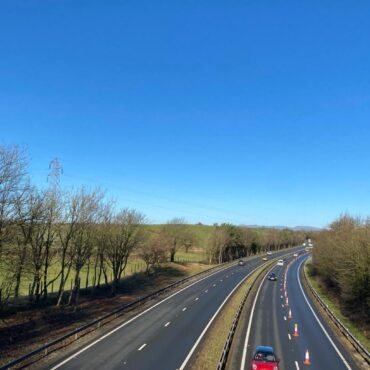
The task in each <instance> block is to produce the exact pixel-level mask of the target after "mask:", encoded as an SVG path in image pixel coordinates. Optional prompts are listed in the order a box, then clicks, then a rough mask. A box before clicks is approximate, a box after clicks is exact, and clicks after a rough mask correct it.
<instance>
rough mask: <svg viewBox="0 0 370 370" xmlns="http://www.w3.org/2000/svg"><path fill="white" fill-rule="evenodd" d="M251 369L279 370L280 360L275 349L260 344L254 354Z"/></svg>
mask: <svg viewBox="0 0 370 370" xmlns="http://www.w3.org/2000/svg"><path fill="white" fill-rule="evenodd" d="M251 370H279V360H278V359H277V358H276V355H275V353H274V349H273V348H272V347H268V346H258V347H257V348H256V353H255V354H254V356H253V360H252V367H251Z"/></svg>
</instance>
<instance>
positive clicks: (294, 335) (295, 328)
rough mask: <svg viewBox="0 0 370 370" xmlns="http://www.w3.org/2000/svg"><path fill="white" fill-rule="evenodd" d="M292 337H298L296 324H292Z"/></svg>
mask: <svg viewBox="0 0 370 370" xmlns="http://www.w3.org/2000/svg"><path fill="white" fill-rule="evenodd" d="M293 337H299V334H298V324H294V334H293Z"/></svg>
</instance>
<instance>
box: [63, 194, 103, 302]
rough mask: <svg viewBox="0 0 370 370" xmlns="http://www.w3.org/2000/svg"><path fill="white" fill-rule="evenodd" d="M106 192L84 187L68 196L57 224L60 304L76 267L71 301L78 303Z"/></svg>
mask: <svg viewBox="0 0 370 370" xmlns="http://www.w3.org/2000/svg"><path fill="white" fill-rule="evenodd" d="M102 198H103V194H102V192H101V191H100V190H99V189H96V190H92V191H87V190H86V189H84V188H82V189H80V190H78V191H76V192H73V193H70V194H68V195H67V196H66V201H65V204H64V207H63V213H62V215H63V216H62V220H63V221H62V222H61V223H60V224H59V225H58V238H59V242H60V246H61V247H60V260H61V273H60V287H59V294H58V295H59V296H58V302H57V305H58V306H59V305H60V304H61V303H62V300H63V295H64V291H65V285H66V282H67V280H68V277H69V275H70V273H71V271H72V269H73V270H74V273H75V275H74V282H73V286H72V290H71V292H70V296H69V303H74V304H77V303H78V298H79V290H80V272H81V269H82V268H83V266H84V265H85V263H86V261H87V260H88V259H89V257H90V255H91V253H92V250H93V245H94V242H95V239H94V236H95V232H96V223H97V219H98V215H99V207H100V204H101V200H102Z"/></svg>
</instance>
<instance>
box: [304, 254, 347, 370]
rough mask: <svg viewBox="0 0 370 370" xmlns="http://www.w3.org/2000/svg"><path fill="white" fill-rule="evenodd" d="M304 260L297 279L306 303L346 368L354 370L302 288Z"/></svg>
mask: <svg viewBox="0 0 370 370" xmlns="http://www.w3.org/2000/svg"><path fill="white" fill-rule="evenodd" d="M303 262H304V259H302V261H301V263H300V264H299V266H298V268H297V279H298V284H299V287H300V288H301V291H302V295H303V297H304V299H305V300H306V303H307V305H308V307H309V308H310V310H311V312H312V314H313V315H314V317H315V319H316V321H317V322H318V324H319V325H320V327H321V329H322V331H323V332H324V334H325V335H326V337H327V338H328V339H329V342H330V343H331V345H332V346H333V348H334V349H335V351H336V352H337V354H338V356H339V357H340V358H341V360H342V361H343V363H344V365H345V366H346V368H347V369H348V370H352V369H351V367H350V366H349V364H348V362H347V361H346V359H345V358H344V356H343V355H342V353H341V352H340V351H339V349H338V347H337V346H336V345H335V343H334V342H333V341H332V339H331V338H330V336H329V334H328V332H327V331H326V330H325V328H324V326H323V325H322V323H321V321H320V320H319V318H318V317H317V315H316V313H315V311H314V310H313V308H312V306H311V305H310V302H308V299H307V297H306V294H305V293H304V291H303V288H302V284H301V280H300V278H299V270H300V269H301V266H302V263H303Z"/></svg>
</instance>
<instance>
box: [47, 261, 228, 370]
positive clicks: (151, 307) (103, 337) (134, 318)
mask: <svg viewBox="0 0 370 370" xmlns="http://www.w3.org/2000/svg"><path fill="white" fill-rule="evenodd" d="M232 267H235V266H228V267H225V268H224V269H221V270H218V271H215V272H213V273H212V274H210V275H207V276H205V277H204V278H202V279H199V280H197V281H194V283H191V284H190V285H187V286H186V287H184V288H182V289H180V290H178V291H177V292H175V293H173V294H171V295H170V296H168V297H166V298H164V299H163V300H162V301H160V302H158V303H156V304H154V305H153V306H150V307H149V308H147V309H146V310H144V311H143V312H140V313H139V314H137V315H136V316H134V317H133V318H131V319H130V320H127V321H125V322H124V323H123V324H122V325H119V326H117V327H116V328H114V329H113V330H111V331H110V332H108V333H106V334H104V335H103V336H101V337H100V338H98V339H97V340H95V341H94V342H92V343H90V344H88V345H87V346H86V347H83V348H82V349H81V350H79V351H78V352H76V353H75V354H73V355H71V356H69V357H68V358H66V359H65V360H64V361H62V362H60V363H59V364H57V365H55V366H54V367H52V368H51V369H50V370H55V369H58V368H60V367H61V366H63V365H64V364H66V363H67V362H69V361H71V360H72V359H74V358H75V357H77V356H79V355H80V354H81V353H83V352H85V351H86V350H88V349H89V348H91V347H92V346H94V345H95V344H97V343H99V342H101V341H102V340H104V339H105V338H107V337H109V336H110V335H111V334H113V333H115V332H116V331H118V330H120V329H122V328H123V327H125V326H126V325H128V324H130V323H131V322H132V321H134V320H136V319H137V318H139V317H141V316H143V315H145V314H146V313H147V312H149V311H151V310H152V309H153V308H155V307H157V306H159V305H160V304H162V303H164V302H166V301H168V300H169V299H171V298H172V297H174V296H176V295H177V294H180V293H181V292H183V291H184V290H186V289H188V288H190V287H192V286H194V285H196V284H198V283H200V282H201V281H203V280H205V279H208V278H209V277H211V276H213V275H215V274H218V273H219V272H220V271H223V270H226V269H228V268H232ZM207 292H208V290H207V291H206V293H207Z"/></svg>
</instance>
